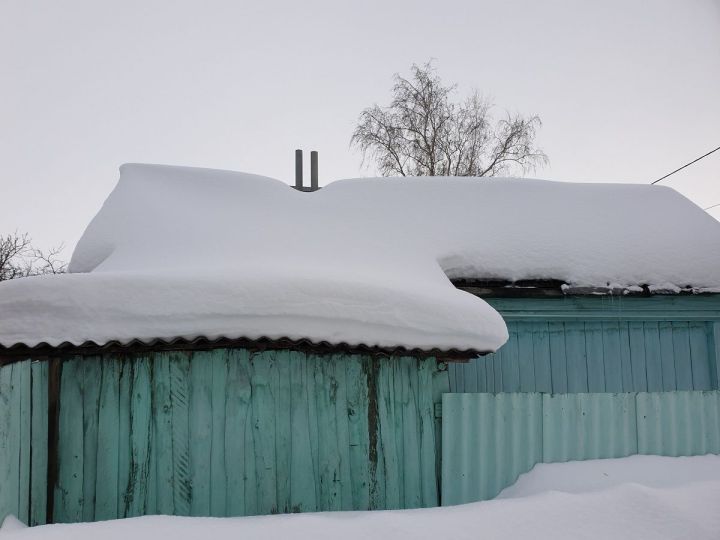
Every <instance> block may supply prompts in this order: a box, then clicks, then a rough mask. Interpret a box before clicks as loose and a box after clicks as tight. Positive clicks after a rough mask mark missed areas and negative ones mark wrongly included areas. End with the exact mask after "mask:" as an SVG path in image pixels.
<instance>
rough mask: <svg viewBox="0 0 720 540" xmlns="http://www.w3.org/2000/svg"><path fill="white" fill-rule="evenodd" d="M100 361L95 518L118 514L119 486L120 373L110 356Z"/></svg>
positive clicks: (100, 518) (101, 518) (118, 364)
mask: <svg viewBox="0 0 720 540" xmlns="http://www.w3.org/2000/svg"><path fill="white" fill-rule="evenodd" d="M100 362H101V371H102V373H101V375H100V381H99V383H100V399H99V410H98V433H97V462H96V467H97V476H96V478H95V519H96V520H107V519H115V518H117V517H118V507H119V498H120V485H119V483H118V470H119V460H120V456H119V447H120V443H119V437H120V431H119V427H118V422H119V416H118V412H119V409H120V373H121V371H122V365H121V363H120V361H119V360H118V359H117V358H115V357H114V356H113V355H109V354H105V355H103V357H102V360H101V361H100Z"/></svg>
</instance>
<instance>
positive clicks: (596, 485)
mask: <svg viewBox="0 0 720 540" xmlns="http://www.w3.org/2000/svg"><path fill="white" fill-rule="evenodd" d="M703 481H713V482H720V456H716V455H712V454H708V455H706V456H692V457H663V456H639V455H638V456H629V457H625V458H617V459H595V460H589V461H569V462H567V463H538V464H537V465H535V467H533V469H532V470H531V471H530V472H527V473H525V474H523V475H521V476H520V478H518V480H517V482H515V484H513V485H512V486H509V487H506V488H505V489H504V490H502V492H500V495H498V496H497V499H506V498H514V497H526V496H528V495H536V494H538V493H543V492H547V491H562V492H565V493H586V492H590V491H598V490H602V489H607V488H610V487H614V486H618V485H620V484H628V483H633V484H640V485H643V486H647V487H653V488H670V487H677V486H682V485H685V484H690V483H692V482H703Z"/></svg>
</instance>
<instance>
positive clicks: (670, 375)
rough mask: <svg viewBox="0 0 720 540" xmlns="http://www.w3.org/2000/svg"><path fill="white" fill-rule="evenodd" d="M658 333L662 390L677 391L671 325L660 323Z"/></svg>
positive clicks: (665, 322) (664, 322) (667, 322)
mask: <svg viewBox="0 0 720 540" xmlns="http://www.w3.org/2000/svg"><path fill="white" fill-rule="evenodd" d="M658 332H659V334H660V365H661V369H662V379H663V390H665V391H666V392H671V391H673V390H677V382H676V377H675V352H674V345H673V330H672V323H670V322H669V321H660V322H659V323H658Z"/></svg>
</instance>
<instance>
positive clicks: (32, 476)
mask: <svg viewBox="0 0 720 540" xmlns="http://www.w3.org/2000/svg"><path fill="white" fill-rule="evenodd" d="M46 478H47V363H44V362H30V361H29V360H26V361H23V362H17V363H15V364H10V365H7V366H2V367H0V522H1V521H2V520H3V519H4V518H5V516H6V515H8V514H13V515H15V516H17V517H18V518H19V519H21V520H22V521H24V522H25V523H30V524H32V525H37V524H42V523H45V510H46V501H47V483H46Z"/></svg>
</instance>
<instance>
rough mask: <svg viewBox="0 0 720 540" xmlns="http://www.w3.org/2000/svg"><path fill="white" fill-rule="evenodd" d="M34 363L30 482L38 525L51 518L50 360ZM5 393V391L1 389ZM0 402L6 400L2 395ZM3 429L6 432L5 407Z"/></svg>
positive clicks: (32, 508) (34, 519) (34, 522)
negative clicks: (48, 484) (49, 513)
mask: <svg viewBox="0 0 720 540" xmlns="http://www.w3.org/2000/svg"><path fill="white" fill-rule="evenodd" d="M30 365H31V371H32V420H31V422H32V449H31V462H32V465H31V475H32V477H31V485H30V521H29V523H28V525H30V526H34V525H44V524H45V523H46V520H47V515H46V510H47V478H48V475H47V467H48V361H47V360H45V361H41V362H37V361H33V362H32V363H31V364H30ZM0 369H2V368H0ZM1 395H2V391H0V396H1ZM0 403H2V398H1V397H0ZM0 433H2V410H1V409H0ZM0 438H2V435H0ZM0 463H2V459H0ZM0 467H2V465H0ZM0 470H1V469H0ZM0 474H1V473H0ZM0 498H1V496H0ZM0 514H2V511H0Z"/></svg>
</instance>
